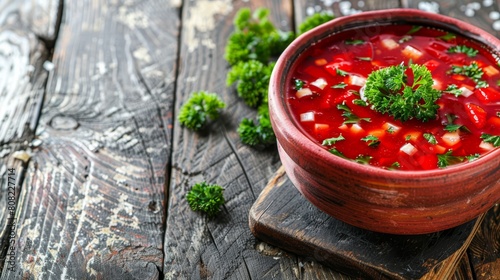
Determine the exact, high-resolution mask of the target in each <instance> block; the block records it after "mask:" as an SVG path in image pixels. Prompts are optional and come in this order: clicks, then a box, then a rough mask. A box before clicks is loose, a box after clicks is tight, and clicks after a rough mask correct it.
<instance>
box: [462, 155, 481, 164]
mask: <svg viewBox="0 0 500 280" xmlns="http://www.w3.org/2000/svg"><path fill="white" fill-rule="evenodd" d="M480 156H481V155H480V154H477V153H476V154H472V155H468V156H465V157H466V158H467V160H468V161H469V162H471V161H475V160H476V159H478V158H479V157H480Z"/></svg>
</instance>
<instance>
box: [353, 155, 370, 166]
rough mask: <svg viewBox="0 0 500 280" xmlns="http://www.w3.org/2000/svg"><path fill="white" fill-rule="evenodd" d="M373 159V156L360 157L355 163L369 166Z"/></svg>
mask: <svg viewBox="0 0 500 280" xmlns="http://www.w3.org/2000/svg"><path fill="white" fill-rule="evenodd" d="M371 159H372V157H371V156H365V155H359V156H357V157H356V159H355V160H354V161H355V162H357V163H361V164H369V163H370V160H371Z"/></svg>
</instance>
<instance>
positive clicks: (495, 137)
mask: <svg viewBox="0 0 500 280" xmlns="http://www.w3.org/2000/svg"><path fill="white" fill-rule="evenodd" d="M373 31H374V30H373V28H371V29H370V28H367V29H353V30H347V31H343V32H340V33H339V34H336V36H335V40H333V39H324V40H322V41H320V42H318V43H316V44H315V45H313V46H312V47H310V48H308V49H307V50H306V51H305V52H304V53H303V54H301V56H300V58H299V60H298V61H297V62H296V63H295V65H294V67H293V68H292V75H291V77H292V79H291V80H290V83H289V87H288V88H287V90H286V100H287V102H288V107H289V110H290V111H291V113H292V115H293V116H294V118H295V121H296V122H297V123H298V124H299V126H300V127H301V128H302V130H303V131H304V133H305V134H306V135H308V136H309V137H310V138H311V139H312V140H313V141H315V142H317V143H318V144H319V145H321V146H323V147H324V148H325V149H327V150H328V151H330V152H331V153H332V154H333V155H335V156H340V157H343V158H346V159H349V160H353V161H356V162H359V163H361V164H370V165H373V166H378V167H381V168H385V169H398V170H429V169H436V168H446V167H447V166H450V165H454V164H461V163H466V162H470V161H473V160H475V159H477V158H479V157H481V156H482V155H484V154H485V153H487V152H489V151H491V150H493V149H495V148H496V147H498V146H500V136H499V135H500V67H499V64H498V57H496V56H495V55H493V54H491V53H490V52H489V51H488V49H486V48H485V47H483V46H481V45H479V44H478V43H476V42H475V41H472V40H470V39H466V38H464V37H461V36H459V35H456V34H453V33H449V32H446V31H443V30H437V29H433V28H428V27H424V26H409V25H387V26H378V27H376V31H377V32H376V34H373V33H375V32H373ZM333 155H332V156H333Z"/></svg>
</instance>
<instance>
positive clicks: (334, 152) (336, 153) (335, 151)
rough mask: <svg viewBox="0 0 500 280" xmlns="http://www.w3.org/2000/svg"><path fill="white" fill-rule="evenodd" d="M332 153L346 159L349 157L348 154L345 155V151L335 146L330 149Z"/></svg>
mask: <svg viewBox="0 0 500 280" xmlns="http://www.w3.org/2000/svg"><path fill="white" fill-rule="evenodd" d="M328 151H329V152H330V153H332V154H334V155H336V156H338V157H341V158H345V159H349V158H347V157H346V156H344V154H343V153H341V152H339V150H337V149H335V148H331V149H330V150H328Z"/></svg>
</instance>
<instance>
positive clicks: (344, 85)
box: [332, 82, 347, 89]
mask: <svg viewBox="0 0 500 280" xmlns="http://www.w3.org/2000/svg"><path fill="white" fill-rule="evenodd" d="M346 86H347V84H346V83H344V82H342V83H340V84H336V85H334V86H332V88H342V89H344V88H345V87H346Z"/></svg>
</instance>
